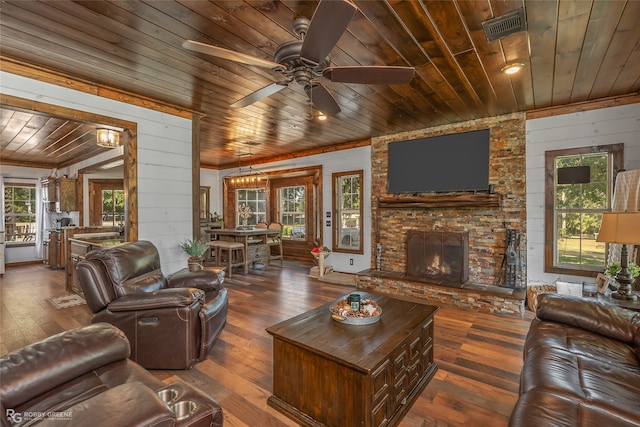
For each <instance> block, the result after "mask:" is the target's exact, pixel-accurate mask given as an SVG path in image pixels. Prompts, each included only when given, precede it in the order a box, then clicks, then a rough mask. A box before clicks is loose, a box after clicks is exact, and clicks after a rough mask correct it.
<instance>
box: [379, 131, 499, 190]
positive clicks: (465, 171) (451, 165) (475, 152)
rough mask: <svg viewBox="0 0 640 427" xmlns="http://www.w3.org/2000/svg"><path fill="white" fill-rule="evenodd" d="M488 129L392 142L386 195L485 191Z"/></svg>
mask: <svg viewBox="0 0 640 427" xmlns="http://www.w3.org/2000/svg"><path fill="white" fill-rule="evenodd" d="M489 138H490V131H489V129H481V130H476V131H470V132H464V133H455V134H449V135H440V136H434V137H428V138H420V139H412V140H407V141H400V142H392V143H390V144H389V165H388V167H389V168H388V191H389V193H430V192H453V191H488V189H489Z"/></svg>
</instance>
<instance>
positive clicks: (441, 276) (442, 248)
mask: <svg viewBox="0 0 640 427" xmlns="http://www.w3.org/2000/svg"><path fill="white" fill-rule="evenodd" d="M407 276H408V277H409V278H411V279H414V280H419V281H422V282H426V283H434V284H446V285H460V284H462V283H465V282H466V281H467V280H469V234H468V233H466V232H464V233H463V232H440V231H420V230H410V231H409V232H408V233H407Z"/></svg>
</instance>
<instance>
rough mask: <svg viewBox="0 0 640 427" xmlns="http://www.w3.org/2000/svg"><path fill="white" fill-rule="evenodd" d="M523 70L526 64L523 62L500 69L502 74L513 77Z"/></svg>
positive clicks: (513, 63)
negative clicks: (512, 75)
mask: <svg viewBox="0 0 640 427" xmlns="http://www.w3.org/2000/svg"><path fill="white" fill-rule="evenodd" d="M523 68H524V64H523V63H522V62H512V63H509V64H507V65H505V66H504V67H502V68H500V72H501V73H503V74H508V75H511V74H516V73H518V72H520V70H522V69H523Z"/></svg>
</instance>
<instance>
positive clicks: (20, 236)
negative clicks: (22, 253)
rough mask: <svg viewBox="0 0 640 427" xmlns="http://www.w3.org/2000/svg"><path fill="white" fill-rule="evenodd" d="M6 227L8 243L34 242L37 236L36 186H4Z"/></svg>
mask: <svg viewBox="0 0 640 427" xmlns="http://www.w3.org/2000/svg"><path fill="white" fill-rule="evenodd" d="M4 226H5V231H6V235H5V239H6V241H7V242H29V241H31V242H33V241H34V240H35V236H36V186H35V185H30V184H11V183H6V184H5V186H4Z"/></svg>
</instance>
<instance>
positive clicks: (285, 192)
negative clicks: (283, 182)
mask: <svg viewBox="0 0 640 427" xmlns="http://www.w3.org/2000/svg"><path fill="white" fill-rule="evenodd" d="M278 194H279V197H278V200H279V203H280V207H279V209H278V213H279V216H280V223H281V224H282V237H285V238H289V239H304V238H305V236H306V235H307V225H306V224H307V223H306V204H307V198H306V189H305V186H304V185H296V186H293V187H282V188H280V189H279V190H278Z"/></svg>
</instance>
